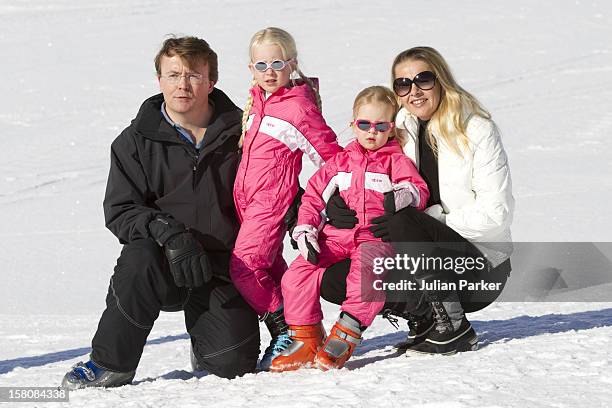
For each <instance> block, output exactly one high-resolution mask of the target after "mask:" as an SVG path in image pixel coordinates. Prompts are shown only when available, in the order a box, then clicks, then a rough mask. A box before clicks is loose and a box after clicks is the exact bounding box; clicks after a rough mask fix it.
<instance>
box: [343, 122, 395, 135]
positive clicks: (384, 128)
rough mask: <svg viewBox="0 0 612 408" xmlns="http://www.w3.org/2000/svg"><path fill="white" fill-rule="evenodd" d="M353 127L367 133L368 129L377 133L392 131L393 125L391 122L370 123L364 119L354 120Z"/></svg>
mask: <svg viewBox="0 0 612 408" xmlns="http://www.w3.org/2000/svg"><path fill="white" fill-rule="evenodd" d="M353 125H355V126H357V128H358V129H360V130H363V131H365V132H369V131H370V129H374V130H376V131H377V132H383V133H384V132H388V131H389V130H391V129H393V126H395V123H393V122H370V121H369V120H366V119H355V120H354V121H353Z"/></svg>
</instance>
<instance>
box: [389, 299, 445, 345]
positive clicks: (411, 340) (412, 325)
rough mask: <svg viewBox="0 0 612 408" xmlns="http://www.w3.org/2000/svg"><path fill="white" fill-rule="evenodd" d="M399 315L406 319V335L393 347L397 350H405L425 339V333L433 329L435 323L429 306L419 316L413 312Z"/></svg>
mask: <svg viewBox="0 0 612 408" xmlns="http://www.w3.org/2000/svg"><path fill="white" fill-rule="evenodd" d="M383 317H384V316H383ZM401 317H403V318H405V319H406V320H408V336H406V340H404V341H401V342H399V343H397V344H396V345H395V348H396V349H397V351H399V352H405V351H406V350H408V349H409V348H410V347H412V346H416V345H417V344H419V343H422V342H423V341H425V338H426V337H427V334H428V333H429V332H430V331H431V329H433V327H434V325H435V323H434V319H433V313H432V309H431V306H430V307H429V308H428V310H427V311H426V312H425V314H424V315H420V316H419V315H416V314H413V313H406V315H404V316H401Z"/></svg>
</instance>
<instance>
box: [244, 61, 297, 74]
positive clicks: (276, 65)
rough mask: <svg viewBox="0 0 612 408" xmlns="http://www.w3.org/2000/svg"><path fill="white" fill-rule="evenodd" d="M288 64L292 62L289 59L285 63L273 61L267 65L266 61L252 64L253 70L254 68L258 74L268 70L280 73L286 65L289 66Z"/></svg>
mask: <svg viewBox="0 0 612 408" xmlns="http://www.w3.org/2000/svg"><path fill="white" fill-rule="evenodd" d="M290 62H293V59H289V60H287V61H283V60H274V61H272V62H271V63H269V64H268V63H267V62H266V61H257V62H255V63H253V68H255V70H256V71H259V72H266V71H267V70H269V69H270V68H272V69H273V70H275V71H282V70H283V69H285V67H286V66H287V65H289V63H290Z"/></svg>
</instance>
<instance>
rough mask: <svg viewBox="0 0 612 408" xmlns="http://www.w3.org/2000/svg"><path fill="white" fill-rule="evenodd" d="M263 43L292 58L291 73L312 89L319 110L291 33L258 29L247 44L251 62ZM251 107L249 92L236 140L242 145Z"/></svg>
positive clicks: (313, 86) (251, 98)
mask: <svg viewBox="0 0 612 408" xmlns="http://www.w3.org/2000/svg"><path fill="white" fill-rule="evenodd" d="M264 44H270V45H277V46H278V47H279V48H280V49H281V52H282V54H283V59H284V60H285V61H287V60H293V61H292V62H291V63H290V67H291V68H292V72H291V73H292V74H293V73H296V74H297V75H298V76H299V77H300V78H301V79H302V81H304V83H305V84H306V85H307V86H308V88H310V90H311V91H312V93H313V95H314V98H315V101H316V104H317V108H319V110H321V96H320V95H319V91H318V90H317V87H316V86H315V84H314V83H313V82H312V80H311V79H310V78H308V77H307V76H306V75H304V73H303V72H302V71H301V70H300V69H299V68H298V63H297V55H298V53H297V47H296V45H295V40H294V39H293V37H292V36H291V34H289V33H288V32H287V31H285V30H283V29H282V28H278V27H268V28H264V29H263V30H259V31H258V32H256V33H255V34H253V37H251V43H250V45H249V58H250V60H251V62H252V61H253V48H255V47H257V46H259V45H264ZM256 84H257V83H256V82H255V80H253V81H252V82H251V87H252V86H254V85H256ZM252 107H253V96H251V95H250V94H249V97H248V99H247V103H246V105H245V107H244V113H243V114H242V135H241V136H240V141H239V142H238V145H239V146H242V142H243V140H244V135H245V134H246V131H247V129H246V126H247V122H248V120H249V115H250V113H251V108H252Z"/></svg>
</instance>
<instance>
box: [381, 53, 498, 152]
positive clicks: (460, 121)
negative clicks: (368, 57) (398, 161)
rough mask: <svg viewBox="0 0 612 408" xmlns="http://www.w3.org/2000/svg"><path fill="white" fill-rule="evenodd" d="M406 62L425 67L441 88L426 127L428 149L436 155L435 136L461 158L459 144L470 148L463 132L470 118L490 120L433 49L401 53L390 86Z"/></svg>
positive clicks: (394, 64)
mask: <svg viewBox="0 0 612 408" xmlns="http://www.w3.org/2000/svg"><path fill="white" fill-rule="evenodd" d="M406 61H422V62H424V63H426V64H427V65H428V66H429V68H430V70H431V71H432V72H433V73H434V74H435V76H436V81H437V82H438V83H439V84H440V104H439V105H438V109H437V110H436V111H435V112H434V114H433V115H432V117H431V119H430V120H429V124H428V125H427V141H428V143H429V145H430V146H431V147H432V149H433V150H434V152H435V154H436V155H437V154H438V143H437V141H436V138H435V137H434V136H433V135H434V134H435V135H436V136H438V137H440V138H441V139H442V140H443V141H444V142H445V143H446V144H447V145H448V146H449V147H450V148H451V149H452V150H453V151H454V152H455V153H456V154H457V155H459V156H463V154H462V151H461V148H460V144H462V145H463V146H464V147H467V146H468V144H469V139H468V137H467V132H466V130H467V122H468V119H469V117H470V116H472V115H478V116H481V117H483V118H486V119H490V118H491V114H490V113H489V112H488V111H487V110H486V109H485V108H484V107H483V106H482V105H481V104H480V102H478V100H477V99H476V98H475V97H474V96H473V95H472V94H470V93H469V92H468V91H466V90H465V89H463V88H462V87H461V86H459V84H457V81H455V78H454V77H453V74H452V73H451V70H450V68H449V66H448V64H447V63H446V61H445V60H444V58H443V57H442V55H441V54H440V53H439V52H438V51H436V50H435V49H434V48H431V47H414V48H410V49H408V50H406V51H402V52H400V53H399V54H398V55H397V56H396V57H395V60H394V61H393V65H392V67H391V82H393V80H394V79H395V68H396V67H397V66H398V65H399V64H401V63H403V62H406ZM398 100H399V98H398Z"/></svg>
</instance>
